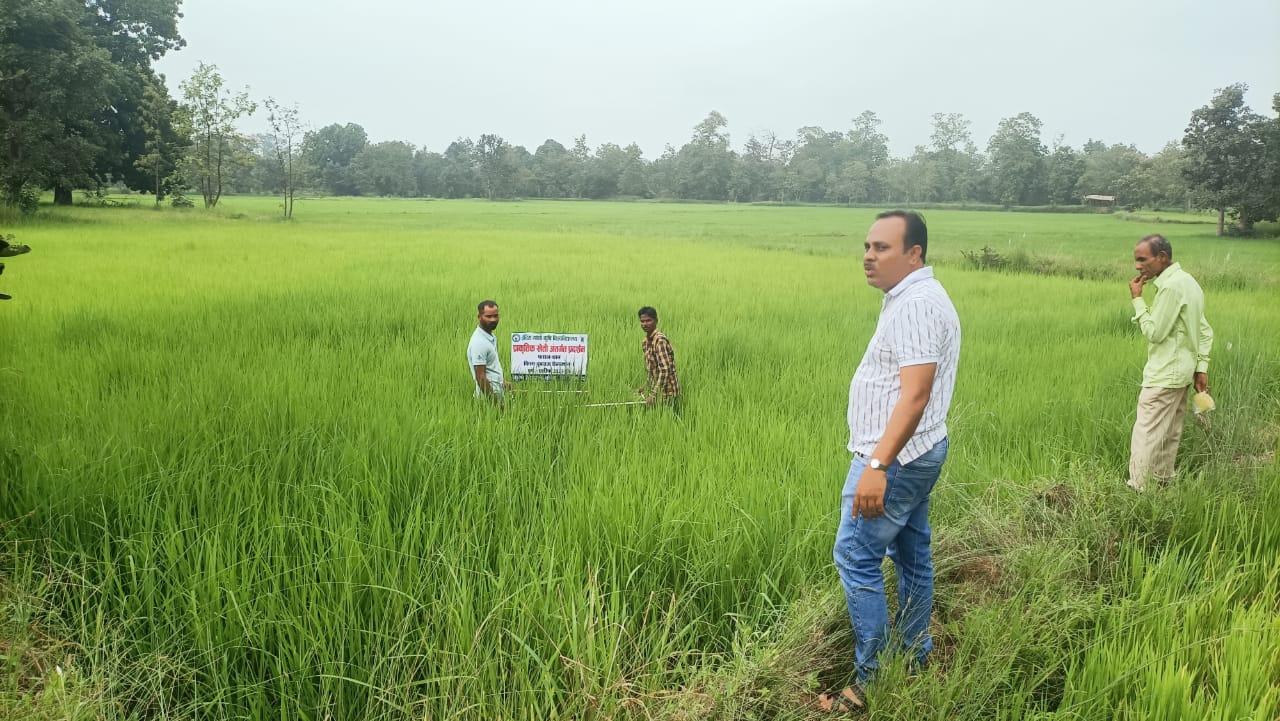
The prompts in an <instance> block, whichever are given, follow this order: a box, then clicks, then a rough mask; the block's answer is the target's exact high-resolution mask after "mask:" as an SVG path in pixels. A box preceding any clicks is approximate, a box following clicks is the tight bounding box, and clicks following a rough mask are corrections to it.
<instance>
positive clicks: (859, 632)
mask: <svg viewBox="0 0 1280 721" xmlns="http://www.w3.org/2000/svg"><path fill="white" fill-rule="evenodd" d="M947 447H948V443H947V439H945V438H944V439H942V440H941V441H939V442H938V444H937V445H936V446H934V447H933V448H931V449H929V451H928V452H926V453H925V454H924V455H923V456H920V457H919V458H917V459H915V460H914V461H912V462H910V463H908V464H907V465H905V466H904V465H901V464H900V463H898V462H897V461H894V462H893V465H891V466H889V467H888V468H887V469H886V471H885V476H886V479H887V480H886V484H885V492H884V514H882V515H880V516H878V517H876V518H874V519H867V518H864V517H863V516H861V515H859V516H858V517H857V518H851V517H850V515H851V513H852V512H853V494H854V491H855V490H856V489H857V487H858V479H859V478H860V477H861V476H862V470H863V468H864V467H865V465H866V459H865V458H863V457H862V456H854V458H853V463H852V464H851V465H850V466H849V476H848V478H846V479H845V482H844V491H843V492H842V493H841V496H840V529H839V530H838V531H837V532H836V545H835V550H834V554H833V555H834V556H835V561H836V569H837V570H838V571H839V572H840V581H841V582H842V583H843V584H844V597H845V602H846V603H847V604H848V606H849V620H850V621H851V622H852V623H853V632H854V636H855V639H854V641H855V651H856V653H857V664H858V678H859V679H860V680H862V681H869V680H870V679H871V677H872V676H873V675H875V671H876V669H877V668H879V662H878V661H877V656H878V655H879V654H880V651H881V650H883V649H884V647H885V644H886V642H887V641H888V638H889V605H888V603H887V602H886V600H885V595H884V572H883V571H882V570H880V565H881V563H883V562H884V557H885V555H886V554H887V555H888V556H889V558H891V559H893V565H894V566H895V567H896V568H897V569H898V612H897V614H896V615H895V616H894V619H893V624H894V626H895V627H896V628H897V629H898V634H897V636H896V639H897V641H898V643H899V644H901V648H902V649H903V650H907V651H911V652H913V653H914V656H915V659H916V660H917V661H918V662H919V663H920V664H921V665H923V664H924V662H925V660H926V659H927V658H928V656H929V652H930V651H931V650H933V639H932V638H931V637H930V636H929V617H930V616H932V615H933V556H932V554H931V551H930V547H929V538H930V533H929V493H930V492H931V491H932V490H933V485H934V483H936V482H937V481H938V475H939V474H940V473H941V472H942V463H943V461H945V460H946V459H947Z"/></svg>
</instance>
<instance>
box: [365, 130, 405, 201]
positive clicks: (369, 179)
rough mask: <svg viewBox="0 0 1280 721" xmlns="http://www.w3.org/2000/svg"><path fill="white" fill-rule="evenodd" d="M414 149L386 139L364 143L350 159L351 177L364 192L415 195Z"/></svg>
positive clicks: (368, 193) (401, 195)
mask: <svg viewBox="0 0 1280 721" xmlns="http://www.w3.org/2000/svg"><path fill="white" fill-rule="evenodd" d="M413 155H414V148H413V146H412V145H409V144H408V143H402V142H400V141H396V140H393V141H388V142H384V143H374V144H373V145H370V146H367V147H366V148H364V149H363V150H361V151H360V153H359V154H357V155H356V157H355V159H354V160H352V161H351V176H352V177H353V178H354V179H355V181H356V187H357V188H358V189H359V190H360V192H361V193H362V194H364V195H379V196H400V197H410V196H413V195H416V194H417V189H418V180H417V176H416V175H415V173H414V164H413Z"/></svg>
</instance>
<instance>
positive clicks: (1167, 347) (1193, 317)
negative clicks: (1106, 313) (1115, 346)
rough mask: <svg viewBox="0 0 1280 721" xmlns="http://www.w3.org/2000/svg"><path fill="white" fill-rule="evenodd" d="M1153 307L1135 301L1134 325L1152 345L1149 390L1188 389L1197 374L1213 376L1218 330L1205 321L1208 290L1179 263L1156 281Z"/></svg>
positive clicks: (1145, 377) (1145, 376) (1145, 378)
mask: <svg viewBox="0 0 1280 721" xmlns="http://www.w3.org/2000/svg"><path fill="white" fill-rule="evenodd" d="M1152 283H1153V284H1154V285H1155V287H1156V297H1155V300H1153V301H1152V302H1151V308H1150V309H1148V308H1147V303H1146V301H1144V300H1143V299H1142V298H1141V297H1139V298H1134V299H1133V311H1134V316H1133V322H1134V323H1137V324H1138V328H1139V329H1140V330H1141V331H1142V335H1144V336H1146V339H1147V340H1148V341H1149V344H1148V346H1147V365H1146V367H1145V368H1143V369H1142V385H1143V387H1145V388H1186V387H1187V386H1189V385H1191V380H1192V376H1193V375H1194V374H1195V373H1208V372H1209V350H1210V349H1211V348H1213V328H1211V327H1209V321H1207V320H1205V318H1204V291H1202V290H1200V284H1199V283H1196V279H1195V278H1192V277H1191V275H1190V274H1188V273H1187V272H1186V271H1184V270H1183V269H1182V266H1181V265H1179V264H1178V263H1174V264H1172V265H1170V266H1169V267H1168V268H1165V269H1164V272H1163V273H1161V274H1160V275H1158V276H1156V277H1155V280H1153V281H1152Z"/></svg>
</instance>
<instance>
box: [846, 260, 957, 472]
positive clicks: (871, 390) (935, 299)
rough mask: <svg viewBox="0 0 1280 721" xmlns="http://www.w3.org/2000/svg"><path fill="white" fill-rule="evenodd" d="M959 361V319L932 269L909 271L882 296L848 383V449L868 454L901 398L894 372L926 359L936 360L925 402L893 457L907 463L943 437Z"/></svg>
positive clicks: (897, 376) (899, 379) (926, 361)
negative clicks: (868, 338)
mask: <svg viewBox="0 0 1280 721" xmlns="http://www.w3.org/2000/svg"><path fill="white" fill-rule="evenodd" d="M959 361H960V317H959V316H957V315H956V309H955V306H953V305H952V304H951V298H949V297H948V296H947V291H946V290H944V289H943V288H942V284H941V283H939V282H938V281H937V280H935V279H934V277H933V268H931V267H925V268H921V269H920V270H917V271H913V272H912V273H911V274H910V275H908V276H907V277H905V278H903V279H902V281H901V282H899V283H898V284H897V285H895V286H894V287H893V288H892V289H890V290H889V292H888V293H885V294H884V305H883V306H882V307H881V309H880V320H879V321H878V322H877V323H876V332H875V335H873V336H871V341H870V342H869V343H868V344H867V352H866V354H865V355H863V356H862V362H861V363H859V364H858V370H856V371H854V374H853V381H852V382H850V383H849V450H850V451H853V452H854V453H861V454H864V455H871V453H872V452H873V451H874V450H875V447H876V444H877V443H879V442H880V438H881V437H882V436H883V435H884V432H885V428H886V427H887V426H888V425H889V416H890V415H891V414H892V413H893V407H894V406H895V405H897V403H898V398H899V397H901V396H902V380H901V378H900V376H899V371H900V370H901V369H902V368H903V367H904V366H912V365H923V364H926V363H937V364H938V367H937V370H936V371H935V372H934V376H933V388H932V389H931V391H930V393H929V402H928V404H927V405H926V406H925V408H924V415H923V416H921V418H920V423H919V425H917V426H916V431H915V433H914V434H913V435H912V436H911V438H910V440H908V441H907V445H906V446H904V447H903V449H902V452H901V453H899V454H898V459H897V460H898V462H900V463H903V464H907V463H910V462H911V461H914V460H915V459H917V458H919V457H920V456H921V455H923V454H924V453H925V452H926V451H928V450H929V449H930V448H933V447H934V446H935V445H937V444H938V442H939V441H941V440H942V439H943V438H946V436H947V422H946V421H947V409H948V408H949V407H950V406H951V396H952V393H953V392H954V391H955V386H956V366H957V365H958V364H959ZM881 460H882V461H885V462H886V463H887V462H889V460H888V459H881Z"/></svg>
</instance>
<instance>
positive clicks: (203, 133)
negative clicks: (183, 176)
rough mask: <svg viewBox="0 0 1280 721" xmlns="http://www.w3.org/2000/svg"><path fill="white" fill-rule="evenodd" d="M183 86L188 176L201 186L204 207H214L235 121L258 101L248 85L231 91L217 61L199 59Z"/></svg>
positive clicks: (230, 150) (235, 135) (231, 147)
mask: <svg viewBox="0 0 1280 721" xmlns="http://www.w3.org/2000/svg"><path fill="white" fill-rule="evenodd" d="M181 86H182V98H183V101H184V102H183V105H182V120H183V124H184V127H185V128H186V130H187V132H188V134H189V135H190V137H191V141H192V148H191V153H190V154H189V155H188V157H187V163H188V165H187V168H188V172H189V177H190V179H191V180H192V181H193V182H194V183H195V184H196V186H197V187H199V188H200V194H201V195H202V196H203V197H204V207H206V208H212V207H214V206H216V205H217V204H218V201H219V200H220V199H221V198H222V191H223V186H224V183H225V181H226V176H227V173H228V170H229V165H230V163H231V161H232V157H233V154H234V153H233V151H234V144H235V141H236V140H237V138H238V137H239V134H238V133H237V131H236V121H237V120H239V119H240V117H241V116H243V115H251V114H252V113H253V111H254V110H256V109H257V104H256V103H254V102H253V101H252V100H250V99H249V91H248V88H246V89H245V90H243V91H241V92H239V93H232V92H231V91H230V90H229V89H228V88H227V87H226V86H225V84H224V83H223V80H222V74H221V73H219V72H218V68H217V66H215V65H207V64H205V63H200V64H199V65H198V66H196V70H195V72H194V73H192V75H191V77H190V78H189V79H188V80H184V81H183V82H182V83H181Z"/></svg>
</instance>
